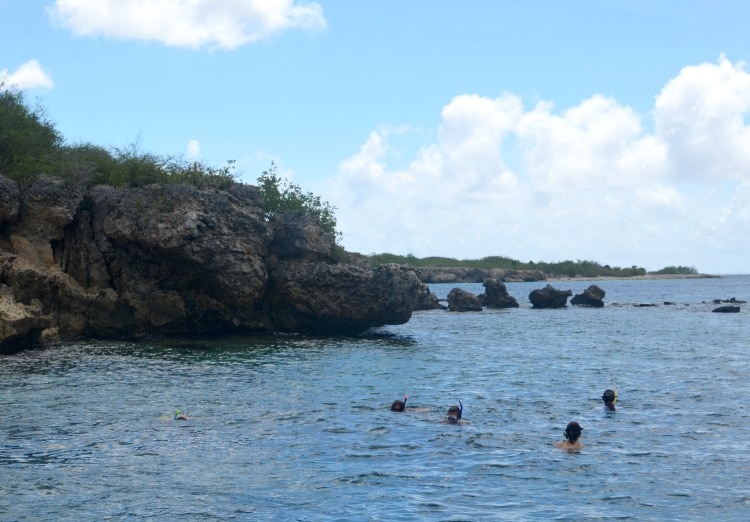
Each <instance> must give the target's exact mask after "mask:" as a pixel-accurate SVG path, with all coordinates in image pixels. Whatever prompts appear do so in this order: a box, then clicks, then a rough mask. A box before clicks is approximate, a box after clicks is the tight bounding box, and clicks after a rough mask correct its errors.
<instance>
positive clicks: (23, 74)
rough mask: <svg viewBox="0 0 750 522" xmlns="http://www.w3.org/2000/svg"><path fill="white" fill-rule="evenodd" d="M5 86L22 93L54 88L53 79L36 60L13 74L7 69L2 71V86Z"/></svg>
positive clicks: (0, 79) (22, 66)
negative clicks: (30, 90) (29, 90)
mask: <svg viewBox="0 0 750 522" xmlns="http://www.w3.org/2000/svg"><path fill="white" fill-rule="evenodd" d="M3 84H4V85H6V86H11V87H15V88H17V89H19V90H22V91H25V90H28V89H37V88H42V89H51V88H52V87H53V86H54V83H53V82H52V78H50V77H49V75H48V74H47V73H46V72H44V70H43V69H42V66H41V65H39V62H37V61H36V60H29V61H28V62H26V63H24V64H23V65H21V66H20V67H19V68H18V69H16V70H15V72H12V73H10V72H8V70H7V69H3V70H0V85H3Z"/></svg>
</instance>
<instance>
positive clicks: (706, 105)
mask: <svg viewBox="0 0 750 522" xmlns="http://www.w3.org/2000/svg"><path fill="white" fill-rule="evenodd" d="M748 110H750V75H748V73H747V72H745V66H744V63H738V64H734V65H733V64H732V63H731V62H729V60H727V59H726V58H725V57H724V56H721V57H720V58H719V61H718V63H716V64H711V63H704V64H700V65H696V66H690V67H685V68H684V69H682V71H681V72H680V74H679V75H678V76H677V77H676V78H674V79H672V80H670V81H669V82H668V83H667V85H665V86H664V88H663V89H662V91H661V93H659V95H658V96H657V98H656V106H655V111H654V121H655V123H656V135H657V137H658V138H659V139H660V140H661V141H662V142H663V143H664V145H665V146H666V147H668V148H669V164H670V168H671V170H670V171H671V173H672V175H673V176H675V177H677V178H694V179H702V180H710V179H727V180H738V179H742V178H747V177H748V174H750V127H748V126H747V125H746V124H745V116H746V115H747V113H748Z"/></svg>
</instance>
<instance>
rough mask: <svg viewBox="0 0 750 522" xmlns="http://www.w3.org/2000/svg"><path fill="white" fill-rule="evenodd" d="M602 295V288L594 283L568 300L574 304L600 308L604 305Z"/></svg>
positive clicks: (603, 293)
mask: <svg viewBox="0 0 750 522" xmlns="http://www.w3.org/2000/svg"><path fill="white" fill-rule="evenodd" d="M604 295H605V292H604V290H602V289H601V288H599V287H598V286H596V285H591V286H589V287H588V288H587V289H586V290H584V291H583V292H582V293H580V294H576V295H575V296H573V299H571V300H570V304H572V305H575V306H590V307H592V308H601V307H603V306H604Z"/></svg>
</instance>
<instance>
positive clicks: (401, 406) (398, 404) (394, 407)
mask: <svg viewBox="0 0 750 522" xmlns="http://www.w3.org/2000/svg"><path fill="white" fill-rule="evenodd" d="M407 400H409V396H408V395H404V400H403V401H402V400H395V401H393V404H391V411H398V412H403V411H408V412H412V413H425V412H428V411H430V408H414V407H409V409H408V410H407V409H406V401H407Z"/></svg>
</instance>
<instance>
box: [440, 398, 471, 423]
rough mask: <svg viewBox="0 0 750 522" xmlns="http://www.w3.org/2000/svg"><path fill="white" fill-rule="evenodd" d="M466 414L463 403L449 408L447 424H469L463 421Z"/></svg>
mask: <svg viewBox="0 0 750 522" xmlns="http://www.w3.org/2000/svg"><path fill="white" fill-rule="evenodd" d="M463 413H464V405H463V403H462V402H461V401H458V406H451V407H450V408H448V414H447V415H446V416H445V422H447V423H448V424H468V423H469V421H467V420H464V419H462V418H461V417H462V416H463Z"/></svg>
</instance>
